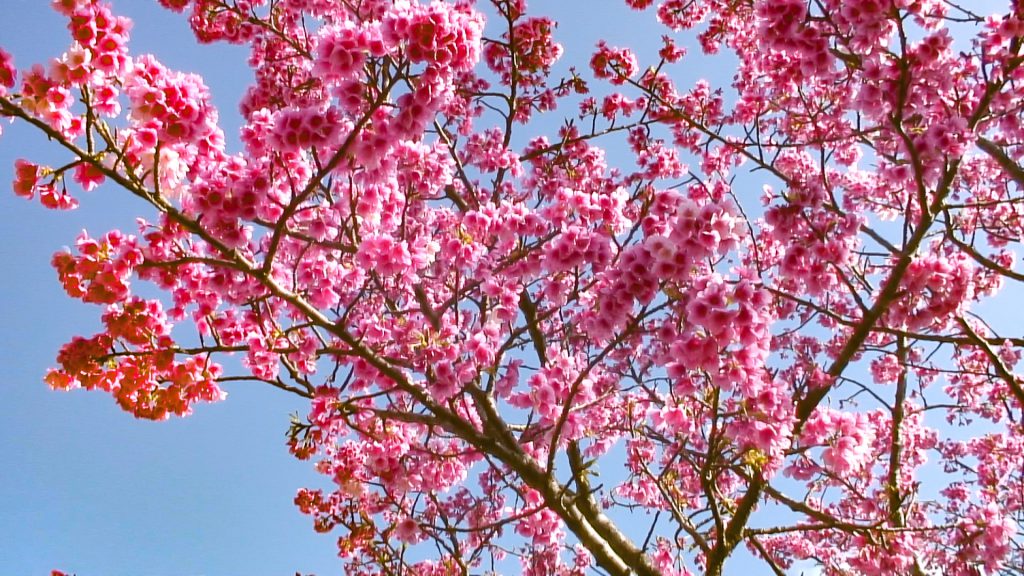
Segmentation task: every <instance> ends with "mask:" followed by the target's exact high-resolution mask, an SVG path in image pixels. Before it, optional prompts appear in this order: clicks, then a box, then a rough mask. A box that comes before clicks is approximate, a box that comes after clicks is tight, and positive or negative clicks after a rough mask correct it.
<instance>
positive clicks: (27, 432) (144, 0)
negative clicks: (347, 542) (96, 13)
mask: <svg viewBox="0 0 1024 576" xmlns="http://www.w3.org/2000/svg"><path fill="white" fill-rule="evenodd" d="M979 3H980V2H979ZM113 4H114V6H115V11H116V12H118V13H121V14H127V15H129V16H131V17H132V18H133V20H134V21H135V27H134V30H133V33H132V41H131V44H130V47H131V51H132V53H133V54H142V53H147V52H150V53H154V54H156V55H157V57H158V58H159V59H160V60H161V61H163V62H164V63H165V64H167V65H168V66H170V67H172V68H176V69H179V70H184V71H193V72H198V73H200V74H201V75H203V76H204V78H205V81H206V83H207V85H208V86H210V88H211V91H212V93H213V95H214V99H215V102H216V103H217V105H218V107H219V108H220V111H221V118H222V120H223V121H224V122H223V126H224V128H225V132H226V133H227V135H228V141H229V143H234V142H237V139H236V137H235V133H236V130H237V127H238V122H239V120H238V117H237V113H236V112H235V110H236V102H237V101H238V98H239V96H240V95H241V93H242V91H243V90H244V88H245V85H246V83H247V82H248V79H249V74H248V72H247V71H246V69H245V57H246V52H245V51H244V50H243V49H241V48H237V47H234V48H233V47H226V46H224V45H219V44H218V45H215V46H203V47H197V46H196V43H195V41H194V40H193V38H192V35H191V32H190V31H189V30H188V28H187V24H186V21H185V18H184V17H182V16H179V15H174V14H171V13H169V12H167V11H165V10H163V9H161V8H159V6H158V5H157V4H156V2H155V0H114V1H113ZM985 4H986V5H989V6H993V5H995V6H1001V5H1002V2H999V3H997V2H994V1H987V2H985ZM0 6H2V8H3V19H4V23H3V25H2V26H0V46H3V47H4V48H5V49H7V50H8V51H9V52H11V53H12V54H13V55H14V57H15V63H16V64H17V65H18V67H19V68H24V67H26V66H28V65H29V64H31V63H34V62H43V61H46V60H47V59H49V58H50V57H53V56H58V55H59V54H60V53H61V52H62V51H63V50H65V49H66V47H67V45H68V36H67V33H66V31H65V29H64V23H63V21H62V19H61V17H60V16H59V15H57V14H56V13H54V12H52V11H51V10H50V9H49V2H48V1H47V0H0ZM531 6H532V7H533V8H534V10H535V11H536V12H538V13H546V14H549V15H551V16H553V17H555V18H556V20H559V21H560V23H561V24H560V31H559V33H558V38H559V39H560V40H561V41H562V42H563V43H564V44H565V45H566V50H567V52H566V55H565V56H564V57H563V63H564V64H565V65H568V64H573V65H576V66H577V67H578V68H580V69H581V70H584V69H586V68H587V62H588V61H589V57H590V49H591V47H592V46H593V44H594V42H595V41H596V40H597V39H598V38H605V39H606V40H608V42H609V43H610V44H613V45H629V46H633V47H638V45H639V47H640V49H639V50H638V53H639V54H640V56H641V63H642V65H646V64H647V63H650V61H651V60H650V58H649V57H648V58H644V55H648V56H649V55H650V54H651V53H652V52H653V50H656V47H657V44H658V42H659V38H660V35H661V34H662V29H659V28H657V27H656V26H655V25H654V22H653V15H652V14H651V13H650V12H648V13H645V14H642V15H641V14H635V13H633V12H630V11H629V10H627V9H626V8H625V7H624V6H623V3H622V2H621V0H547V1H541V0H534V1H533V2H532V3H531ZM696 52H697V50H695V49H691V54H696ZM696 62H697V63H698V65H691V64H687V65H685V66H684V67H682V68H681V69H680V70H679V71H678V73H679V74H680V75H681V76H683V77H682V78H680V79H679V84H680V85H681V86H685V85H688V84H690V83H691V82H692V80H693V79H695V78H697V77H700V76H706V75H711V78H710V79H711V81H712V83H713V84H715V85H719V86H728V84H729V81H730V78H731V75H732V71H731V70H730V69H729V67H728V66H722V61H721V60H719V61H718V62H717V63H716V65H715V66H704V65H703V64H704V63H702V62H701V61H700V60H696ZM574 112H575V111H574V110H561V111H559V112H558V113H556V114H554V115H552V116H551V117H550V119H549V121H548V122H549V123H548V122H546V123H544V124H542V125H541V128H542V129H544V130H546V131H549V132H553V130H554V129H555V128H556V127H557V126H558V125H559V124H560V119H561V118H562V117H563V115H570V116H571V115H574ZM3 130H4V134H3V136H0V262H2V263H3V266H4V269H3V273H2V274H0V278H2V280H0V320H2V321H3V328H4V329H3V330H2V332H0V366H3V367H4V369H3V371H2V373H0V374H2V375H0V458H2V462H3V463H4V464H5V466H4V468H3V469H2V470H0V576H7V575H11V576H20V575H26V576H29V575H48V574H49V570H50V569H53V568H59V569H62V570H66V571H68V572H76V573H77V574H78V576H200V575H205V576H236V575H237V576H241V575H246V576H271V575H285V576H290V575H291V574H293V573H294V572H296V571H299V572H302V573H304V574H305V573H313V572H315V573H316V574H318V575H320V576H324V575H327V574H336V573H339V572H340V564H339V561H338V560H337V559H336V557H335V547H334V538H335V537H333V536H323V535H318V534H315V533H314V532H313V530H312V527H311V522H310V521H309V518H308V517H305V516H302V515H301V514H300V513H299V512H298V510H297V509H296V508H295V506H294V505H293V504H292V498H293V496H294V494H295V491H296V489H297V488H299V487H301V486H316V485H321V484H322V480H321V478H320V477H319V476H318V475H317V474H315V473H314V472H313V471H312V469H311V466H310V464H309V463H305V462H299V461H297V460H295V459H294V458H292V457H291V456H290V455H289V454H288V452H287V450H286V448H285V445H284V439H285V438H284V433H285V430H286V429H287V425H288V415H289V414H290V413H292V412H295V411H299V412H304V410H305V407H304V406H303V404H302V402H300V401H299V399H297V398H294V399H293V398H292V397H289V396H287V395H285V394H283V393H282V392H280V391H277V390H273V389H269V388H268V389H264V388H259V387H255V385H252V384H250V385H235V386H232V387H229V388H228V391H229V394H230V398H229V399H228V400H227V401H226V402H223V403H220V404H216V405H201V406H198V407H197V410H196V413H195V414H194V415H193V416H191V417H189V418H187V419H175V420H171V421H168V422H162V423H152V422H146V421H137V420H134V419H133V418H132V417H131V416H129V415H128V414H126V413H124V412H122V411H121V410H120V409H119V408H118V407H117V406H116V405H115V404H114V402H113V400H112V399H111V398H110V396H109V395H106V394H101V393H87V392H75V393H60V392H54V391H51V390H49V389H48V388H47V387H46V386H45V385H44V384H43V382H42V376H43V374H44V373H45V371H46V369H47V368H48V367H50V366H53V365H54V363H55V360H54V359H55V356H56V353H57V350H58V349H59V348H60V346H61V345H62V344H63V343H65V342H67V341H68V340H69V339H70V338H71V337H72V336H74V335H76V334H91V333H93V332H94V331H96V330H97V328H98V326H99V320H98V319H99V315H100V312H101V310H100V308H99V307H96V306H91V305H87V304H82V303H80V302H77V301H73V300H71V299H70V298H68V297H67V296H66V295H65V294H64V292H63V291H62V289H61V287H60V285H59V283H58V282H57V280H56V274H55V273H54V271H53V270H52V268H51V267H50V265H49V261H50V257H51V255H52V254H53V253H54V252H55V251H57V250H59V249H61V248H62V247H63V246H66V245H70V244H72V243H73V242H74V239H75V236H76V235H77V234H78V231H80V230H81V229H83V228H87V229H88V230H89V231H90V232H91V233H93V234H94V235H98V234H101V233H103V232H105V231H107V230H109V229H112V228H121V229H123V230H128V231H134V229H135V224H134V222H135V218H136V217H138V216H146V217H152V210H151V209H149V208H148V207H147V206H145V205H144V204H143V203H142V201H140V200H137V199H135V198H132V197H131V196H129V195H128V194H127V193H124V192H123V191H120V190H118V189H116V188H114V187H111V186H104V187H101V188H100V189H99V190H97V191H95V192H92V193H77V196H78V198H79V199H80V200H81V207H80V208H79V209H78V210H76V211H74V212H70V213H58V212H51V211H48V210H45V209H43V208H42V207H40V206H39V205H38V203H36V202H26V201H25V200H23V199H21V198H18V197H15V196H14V195H13V194H12V193H11V192H10V190H9V184H8V183H9V182H10V181H11V180H12V178H13V175H12V169H11V167H12V164H13V162H14V160H15V159H16V158H21V157H24V158H29V159H32V160H36V161H43V162H45V161H52V162H53V163H59V162H63V161H65V160H67V158H66V157H64V156H61V155H59V154H58V155H56V156H55V155H53V152H54V148H53V147H52V146H48V145H47V142H46V141H45V139H42V138H39V137H38V136H37V135H36V134H34V133H32V132H31V131H28V130H24V129H21V127H19V126H9V125H6V124H5V125H4V127H3ZM232 149H233V150H237V149H238V147H237V146H232ZM611 163H612V164H613V165H614V164H615V158H614V157H611Z"/></svg>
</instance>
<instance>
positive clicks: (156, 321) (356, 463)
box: [0, 0, 1024, 576]
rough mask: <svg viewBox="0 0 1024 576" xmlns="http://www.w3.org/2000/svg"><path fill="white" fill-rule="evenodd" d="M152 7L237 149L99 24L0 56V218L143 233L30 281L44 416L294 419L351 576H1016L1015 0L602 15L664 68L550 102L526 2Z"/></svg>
mask: <svg viewBox="0 0 1024 576" xmlns="http://www.w3.org/2000/svg"><path fill="white" fill-rule="evenodd" d="M160 4H162V5H163V6H165V7H166V8H167V9H168V10H170V11H171V12H178V13H183V14H186V15H187V17H188V18H189V22H190V24H191V27H192V28H193V30H194V31H195V35H196V37H197V38H198V40H199V41H200V42H203V43H211V42H230V43H237V44H244V45H248V46H249V48H250V50H251V56H250V60H249V63H250V65H251V67H252V72H253V73H254V81H253V83H252V85H251V86H249V87H248V90H247V92H246V93H245V96H244V98H243V99H242V102H241V103H240V110H241V114H242V116H243V118H244V126H243V128H242V129H241V134H240V137H241V141H242V143H243V144H242V147H243V149H242V150H241V151H237V152H231V151H229V150H228V149H226V146H225V138H224V133H223V132H222V130H221V128H220V127H219V124H218V111H217V110H216V109H215V107H214V106H213V104H212V102H211V97H210V94H209V92H208V90H207V88H206V87H205V85H204V83H203V79H202V78H200V77H198V76H196V75H193V74H187V73H182V72H178V71H175V70H171V69H169V68H168V67H166V66H164V65H163V64H161V63H160V61H159V60H158V59H157V58H156V57H155V56H151V55H135V54H132V53H131V52H129V32H130V22H128V21H127V19H125V18H123V17H119V16H117V15H115V14H113V13H112V11H111V8H110V7H109V6H108V5H107V4H106V3H104V2H102V1H99V0H56V1H54V2H53V5H54V8H55V9H56V10H57V11H59V12H60V13H62V14H63V15H65V16H66V17H67V23H68V25H67V30H68V32H69V33H70V43H69V46H68V48H67V51H66V52H64V53H63V54H62V55H61V56H59V57H57V58H55V59H53V60H52V61H50V62H47V63H42V64H33V65H31V66H30V67H22V68H16V67H15V63H14V61H13V58H12V56H11V55H9V54H8V53H7V52H4V51H2V50H0V116H4V117H7V118H8V119H10V120H12V121H15V122H21V123H25V124H27V125H31V126H33V127H34V128H35V129H37V130H38V131H40V132H41V133H43V134H45V135H46V136H47V137H49V138H50V140H51V141H52V143H53V145H54V146H56V147H59V148H60V149H61V150H62V154H63V155H64V156H65V157H66V160H67V161H66V163H64V164H63V165H58V166H48V165H41V164H40V163H37V162H36V161H33V160H32V159H24V160H19V161H18V162H17V166H16V179H15V181H14V183H13V188H14V192H15V193H16V194H18V195H20V196H24V197H26V198H28V199H32V198H38V199H39V200H40V202H41V203H42V204H43V205H44V206H46V207H48V208H54V209H71V208H74V207H75V206H76V205H77V204H78V202H79V201H80V198H82V195H81V194H80V191H81V190H84V191H90V190H93V189H95V188H98V187H100V188H101V189H102V190H103V192H102V193H104V194H120V193H124V192H127V193H129V194H131V195H134V196H136V197H138V198H140V199H142V200H144V201H145V202H146V203H148V204H149V205H150V206H152V208H153V209H154V210H153V211H152V212H151V213H150V214H145V215H143V216H144V217H145V219H140V220H139V226H138V230H136V231H119V230H114V231H110V232H106V233H101V234H96V235H92V234H87V233H83V234H82V235H81V236H79V237H78V239H77V241H76V243H75V246H74V248H73V249H72V250H69V251H63V252H59V253H57V254H56V255H54V257H53V266H54V268H55V269H56V271H57V274H58V276H59V279H60V282H61V283H62V284H63V286H64V288H65V290H66V291H67V293H68V294H69V295H70V296H72V297H73V298H78V299H80V300H82V301H83V302H88V303H91V304H96V305H99V306H100V310H101V314H102V322H103V326H104V330H103V331H102V332H100V333H98V334H95V335H92V336H87V337H77V338H74V339H73V340H72V341H71V342H70V343H68V344H67V345H66V346H64V347H63V348H62V349H61V350H60V352H59V354H58V356H57V360H56V362H57V365H56V367H55V368H54V369H53V370H51V371H50V372H49V373H48V374H47V375H46V376H45V380H46V382H47V383H48V384H49V385H50V386H52V387H54V388H58V389H78V388H84V389H88V390H102V391H104V392H106V393H108V394H110V395H112V396H113V398H114V399H115V400H116V402H117V404H118V405H119V406H120V407H121V408H123V409H124V410H125V411H127V412H129V413H131V414H133V415H134V416H136V417H139V418H148V419H154V420H161V419H166V418H169V417H172V416H185V415H188V414H189V413H190V412H191V411H192V410H193V408H194V407H195V405H196V404H202V403H207V402H216V401H220V400H223V399H224V398H225V396H226V390H229V389H230V387H231V386H232V383H233V382H236V381H239V382H240V381H252V382H258V383H262V384H265V385H268V386H273V387H276V388H278V389H280V390H281V391H282V393H288V394H295V395H298V396H301V397H303V398H306V399H308V401H309V411H308V413H307V414H302V415H297V416H296V417H295V418H294V419H293V421H292V425H291V428H290V429H289V430H288V445H289V447H290V449H291V451H292V452H293V453H294V454H295V456H296V457H298V458H301V459H309V460H311V461H313V462H315V466H316V469H317V470H318V471H319V472H321V473H322V474H323V475H324V476H325V478H326V479H327V480H328V482H329V483H330V485H331V486H332V488H331V489H329V490H310V489H303V490H300V491H299V492H298V495H297V496H296V498H295V502H296V504H297V505H298V508H299V509H300V510H301V511H302V512H303V513H306V514H309V515H310V516H311V517H312V519H313V526H314V528H315V530H317V531H318V532H325V533H331V534H333V535H334V536H335V537H337V545H338V549H339V553H340V556H341V558H342V562H343V564H344V567H345V569H346V570H347V573H349V574H353V575H356V574H358V575H371V574H372V575H376V574H381V575H383V574H388V575H391V574H423V575H448V574H459V575H469V574H487V573H515V572H521V573H523V574H529V575H535V576H539V575H554V574H558V575H583V574H609V575H614V576H626V575H640V576H654V575H666V576H668V575H673V576H676V575H683V574H706V575H709V576H718V575H721V574H723V573H725V572H726V566H727V565H728V564H727V562H728V561H730V559H733V562H736V560H735V558H736V557H738V556H744V557H745V558H746V560H744V561H745V562H756V563H757V566H758V570H760V572H759V573H764V574H786V573H791V572H792V571H794V570H799V569H800V568H802V567H804V568H805V567H807V566H811V565H813V566H817V567H818V568H819V569H820V570H821V571H822V573H824V574H835V575H839V574H866V575H882V574H913V575H925V574H939V573H941V574H949V575H958V576H969V575H971V576H974V575H983V574H1018V575H1020V574H1024V548H1022V546H1024V527H1022V526H1024V428H1022V426H1024V380H1022V378H1021V376H1020V375H1018V374H1017V373H1015V367H1016V365H1017V364H1018V363H1019V361H1020V358H1021V349H1022V346H1024V337H1022V335H1020V334H1019V333H1018V334H1017V335H1014V334H1013V333H1001V332H1000V331H1004V332H1005V331H1006V330H1012V329H1014V328H1019V327H1013V326H1010V327H1006V326H1000V322H999V320H1000V319H999V317H998V312H997V313H996V314H995V315H993V314H992V311H993V310H996V311H998V310H999V307H1000V306H1004V307H1005V306H1014V305H1015V304H1014V302H1013V295H1014V290H1017V292H1016V294H1017V295H1018V297H1019V294H1020V292H1019V290H1020V288H1019V285H1020V284H1021V282H1022V281H1024V274H1022V273H1021V272H1019V271H1017V270H1015V260H1017V258H1018V257H1017V256H1016V255H1015V252H1014V250H1015V249H1016V248H1017V247H1018V245H1019V244H1020V243H1021V242H1022V240H1024V195H1022V191H1024V166H1022V162H1024V126H1022V120H1021V118H1022V113H1024V111H1022V106H1024V66H1022V64H1024V53H1022V50H1021V44H1022V38H1024V3H1022V2H1020V0H1012V2H1011V1H1007V2H1005V5H1004V9H1003V11H1002V13H1000V14H995V15H987V14H980V13H976V12H974V11H973V8H972V6H971V3H969V2H964V3H962V4H957V3H956V2H953V1H951V0H686V1H684V0H661V1H660V2H658V3H655V2H653V1H652V0H627V1H626V4H628V5H629V7H630V8H632V9H635V10H642V11H647V12H649V15H650V18H651V22H652V26H654V25H657V26H661V27H662V28H663V32H664V36H663V39H662V43H663V46H662V49H661V50H660V52H659V53H658V54H657V56H656V57H655V58H654V59H650V60H647V61H641V58H640V57H638V55H637V54H636V53H634V52H633V51H632V50H631V49H630V48H627V47H618V46H612V45H609V44H608V43H605V42H602V41H600V40H599V39H598V38H595V39H594V41H595V43H596V44H595V46H596V47H595V48H594V51H593V53H592V55H591V57H590V58H589V62H581V63H579V67H578V68H567V67H562V66H561V65H560V64H556V63H557V62H558V60H559V58H560V56H562V53H563V49H562V47H561V45H560V44H559V42H558V36H557V23H556V22H554V21H552V20H551V19H550V18H547V17H545V16H544V7H543V3H542V2H539V0H538V1H537V2H535V5H531V6H530V7H527V6H526V2H525V0H489V1H484V0H478V1H477V2H473V1H472V0H458V1H454V2H442V1H440V0H434V1H432V2H430V3H426V2H421V1H419V0H160ZM581 4H582V3H581ZM581 9H585V8H584V7H582V6H581ZM169 17H174V15H169ZM954 30H955V31H956V33H955V35H954ZM686 38H695V39H696V40H697V42H699V44H694V46H697V45H699V47H700V51H702V52H703V53H704V55H703V56H702V55H698V54H687V51H686V50H685V49H684V48H683V46H684V43H683V40H684V39H686ZM715 58H717V59H718V60H714V59H715ZM709 61H711V62H715V61H718V62H727V63H729V65H730V66H735V75H734V77H733V80H732V83H731V84H730V85H723V86H713V85H711V84H710V83H709V82H708V81H701V82H697V83H696V84H695V85H692V86H684V85H679V84H677V83H676V81H675V80H674V78H675V77H677V76H678V75H676V74H674V72H675V71H678V70H680V69H682V67H686V66H696V65H698V64H695V63H696V62H700V63H705V62H709ZM20 64H22V63H19V65H20ZM700 65H705V64H700ZM553 118H558V119H560V121H559V122H558V123H555V122H554V121H552V119H553ZM558 126H560V128H558ZM552 127H554V128H552ZM623 144H624V145H623ZM6 145H10V143H9V142H8V143H6ZM612 145H616V146H619V148H618V150H621V151H622V152H621V153H619V154H617V155H618V156H620V157H618V158H613V157H612V156H613V154H611V153H606V149H608V150H610V148H609V146H612ZM613 165H614V167H613ZM86 201H87V200H86ZM139 282H145V283H149V284H151V285H154V286H156V287H157V288H159V289H160V290H161V291H162V293H163V297H161V298H156V299H150V298H144V297H141V296H139V295H138V294H137V293H136V292H135V291H134V290H135V287H136V285H137V284H138V283H139ZM1000 291H1003V294H1004V296H1003V297H1002V298H997V295H998V294H1000ZM1007 295H1008V296H1007ZM1018 302H1019V300H1018ZM1017 305H1019V303H1018V304H1017ZM188 328H191V329H190V330H187V329H188ZM172 329H173V334H172ZM232 356H234V359H232V358H231V357H232Z"/></svg>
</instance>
